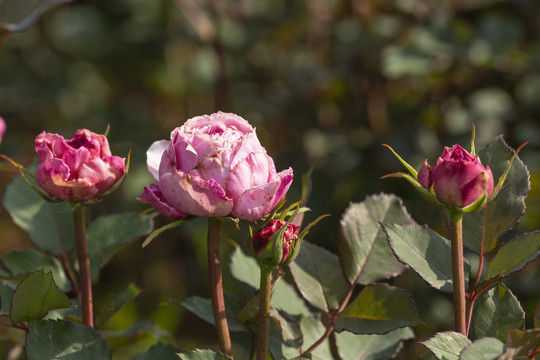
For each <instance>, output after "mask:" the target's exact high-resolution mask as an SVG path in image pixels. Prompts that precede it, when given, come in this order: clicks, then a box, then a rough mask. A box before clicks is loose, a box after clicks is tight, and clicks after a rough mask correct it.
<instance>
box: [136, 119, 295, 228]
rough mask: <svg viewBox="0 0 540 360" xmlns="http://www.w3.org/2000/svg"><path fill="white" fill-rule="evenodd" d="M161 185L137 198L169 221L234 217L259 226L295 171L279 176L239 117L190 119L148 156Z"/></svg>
mask: <svg viewBox="0 0 540 360" xmlns="http://www.w3.org/2000/svg"><path fill="white" fill-rule="evenodd" d="M146 155H147V166H148V171H150V173H151V174H152V175H153V176H154V178H155V179H156V180H157V185H154V184H153V185H151V186H150V187H145V188H144V191H143V193H142V194H141V196H140V197H139V198H138V200H139V201H141V202H143V203H148V204H150V205H152V206H154V207H155V208H156V209H157V210H158V211H159V212H160V213H161V214H163V215H164V216H167V217H170V218H182V217H186V216H189V215H195V216H228V215H230V216H233V217H236V218H239V219H242V220H247V221H256V220H259V219H260V218H262V217H263V216H265V215H266V214H268V213H269V212H270V211H271V210H272V209H273V208H274V206H275V205H276V204H277V203H278V202H279V201H280V200H281V199H282V198H283V197H284V196H285V193H286V192H287V190H288V189H289V187H290V185H291V182H292V179H293V171H292V169H291V168H289V169H287V170H283V171H281V172H279V173H277V172H276V168H275V166H274V161H273V160H272V158H271V157H270V156H268V155H267V154H266V150H265V148H264V147H262V146H261V144H260V142H259V139H258V138H257V135H256V134H255V129H254V128H252V127H251V125H249V123H248V122H247V121H246V120H244V119H243V118H241V117H240V116H238V115H235V114H228V113H222V112H219V113H215V114H212V115H203V116H197V117H194V118H192V119H189V120H188V121H186V122H185V123H184V125H182V126H180V127H178V128H176V129H174V130H173V131H172V132H171V140H170V141H167V140H161V141H156V142H154V143H153V144H152V146H150V148H149V149H148V151H147V153H146Z"/></svg>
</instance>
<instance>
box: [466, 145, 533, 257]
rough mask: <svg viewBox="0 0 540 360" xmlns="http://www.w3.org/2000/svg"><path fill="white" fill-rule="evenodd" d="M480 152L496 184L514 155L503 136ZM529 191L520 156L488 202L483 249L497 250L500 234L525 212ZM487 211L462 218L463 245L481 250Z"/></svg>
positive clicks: (525, 169)
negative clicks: (498, 190) (496, 192)
mask: <svg viewBox="0 0 540 360" xmlns="http://www.w3.org/2000/svg"><path fill="white" fill-rule="evenodd" d="M478 155H479V156H480V159H481V160H482V164H483V165H484V166H489V167H490V169H491V171H492V172H493V176H494V180H495V183H497V181H498V179H499V177H500V176H501V175H502V174H503V172H504V171H505V170H506V167H507V164H508V162H509V160H510V158H511V157H512V155H513V152H512V151H511V150H510V148H509V147H508V145H507V144H506V143H505V142H504V140H503V139H502V137H501V136H499V137H497V138H496V139H495V140H493V141H492V142H490V143H489V144H488V145H487V146H486V147H485V148H484V149H482V150H481V151H480V152H479V153H478ZM529 190H530V183H529V171H528V170H527V167H526V166H525V165H524V164H523V162H522V161H521V160H520V159H519V157H518V158H516V159H515V160H514V162H513V163H512V167H511V168H510V172H509V173H508V176H507V178H506V181H505V183H504V186H503V188H502V190H501V192H500V193H499V195H497V197H496V198H495V199H494V200H493V201H491V202H488V204H487V207H486V210H485V211H487V214H486V224H487V226H486V228H485V240H484V252H485V253H487V252H491V251H493V250H495V248H496V246H497V242H498V239H499V237H500V236H501V235H502V234H504V233H506V232H507V231H508V230H509V229H511V228H512V227H514V226H515V225H516V224H517V223H518V222H519V220H520V219H521V216H522V215H523V213H524V212H525V198H526V197H527V194H528V193H529ZM483 221H484V211H480V212H477V213H472V214H466V215H465V216H464V217H463V241H464V245H465V246H466V247H467V248H469V249H471V250H473V251H474V252H476V253H480V249H481V243H482V234H483V232H482V224H483Z"/></svg>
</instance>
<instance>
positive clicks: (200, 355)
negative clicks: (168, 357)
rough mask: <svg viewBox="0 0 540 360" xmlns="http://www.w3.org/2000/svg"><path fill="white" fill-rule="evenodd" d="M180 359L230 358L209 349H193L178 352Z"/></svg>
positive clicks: (227, 359)
mask: <svg viewBox="0 0 540 360" xmlns="http://www.w3.org/2000/svg"><path fill="white" fill-rule="evenodd" d="M179 358H180V359H182V360H230V359H231V358H230V357H229V356H227V355H225V354H222V353H216V352H213V351H211V350H194V351H190V352H186V353H182V354H179Z"/></svg>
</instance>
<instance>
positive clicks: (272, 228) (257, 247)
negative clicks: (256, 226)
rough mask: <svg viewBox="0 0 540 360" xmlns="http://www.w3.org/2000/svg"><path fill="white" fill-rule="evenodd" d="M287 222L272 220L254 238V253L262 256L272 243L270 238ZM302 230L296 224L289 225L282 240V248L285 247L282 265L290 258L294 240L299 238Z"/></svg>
mask: <svg viewBox="0 0 540 360" xmlns="http://www.w3.org/2000/svg"><path fill="white" fill-rule="evenodd" d="M285 224H286V222H285V221H283V220H279V219H273V220H271V221H270V222H269V223H268V225H267V226H265V227H263V228H262V229H260V230H259V231H257V233H255V235H254V236H253V251H254V252H255V253H256V254H257V255H260V254H261V253H262V252H263V251H264V249H266V246H268V242H269V241H270V238H271V237H272V236H273V235H274V234H275V233H276V232H278V231H279V230H280V229H281V228H282V227H283V225H285ZM299 230H300V227H298V226H296V225H294V224H288V225H287V228H286V229H285V232H284V233H283V237H282V238H281V241H282V246H283V255H282V257H281V262H280V263H281V264H282V263H283V262H284V261H285V260H287V256H289V253H290V252H291V248H292V245H293V244H294V240H296V238H298V231H299Z"/></svg>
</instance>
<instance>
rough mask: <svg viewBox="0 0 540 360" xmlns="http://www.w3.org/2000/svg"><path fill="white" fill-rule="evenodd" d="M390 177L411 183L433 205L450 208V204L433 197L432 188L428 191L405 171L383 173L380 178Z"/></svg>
mask: <svg viewBox="0 0 540 360" xmlns="http://www.w3.org/2000/svg"><path fill="white" fill-rule="evenodd" d="M391 177H395V178H403V179H405V180H407V181H408V182H409V183H411V184H412V186H414V187H415V189H416V190H418V192H419V193H420V194H422V196H423V197H424V198H425V199H426V200H428V201H429V202H430V203H432V204H433V205H437V206H441V207H444V208H451V207H450V206H448V205H446V204H443V203H441V202H440V201H439V200H437V197H435V194H434V193H433V188H431V189H430V191H428V190H427V189H425V188H424V187H423V186H422V185H421V184H420V183H419V182H418V181H417V180H416V179H415V178H414V177H412V176H411V175H409V174H405V173H402V172H398V173H392V174H387V175H384V176H382V177H381V179H387V178H391ZM452 208H453V207H452Z"/></svg>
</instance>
